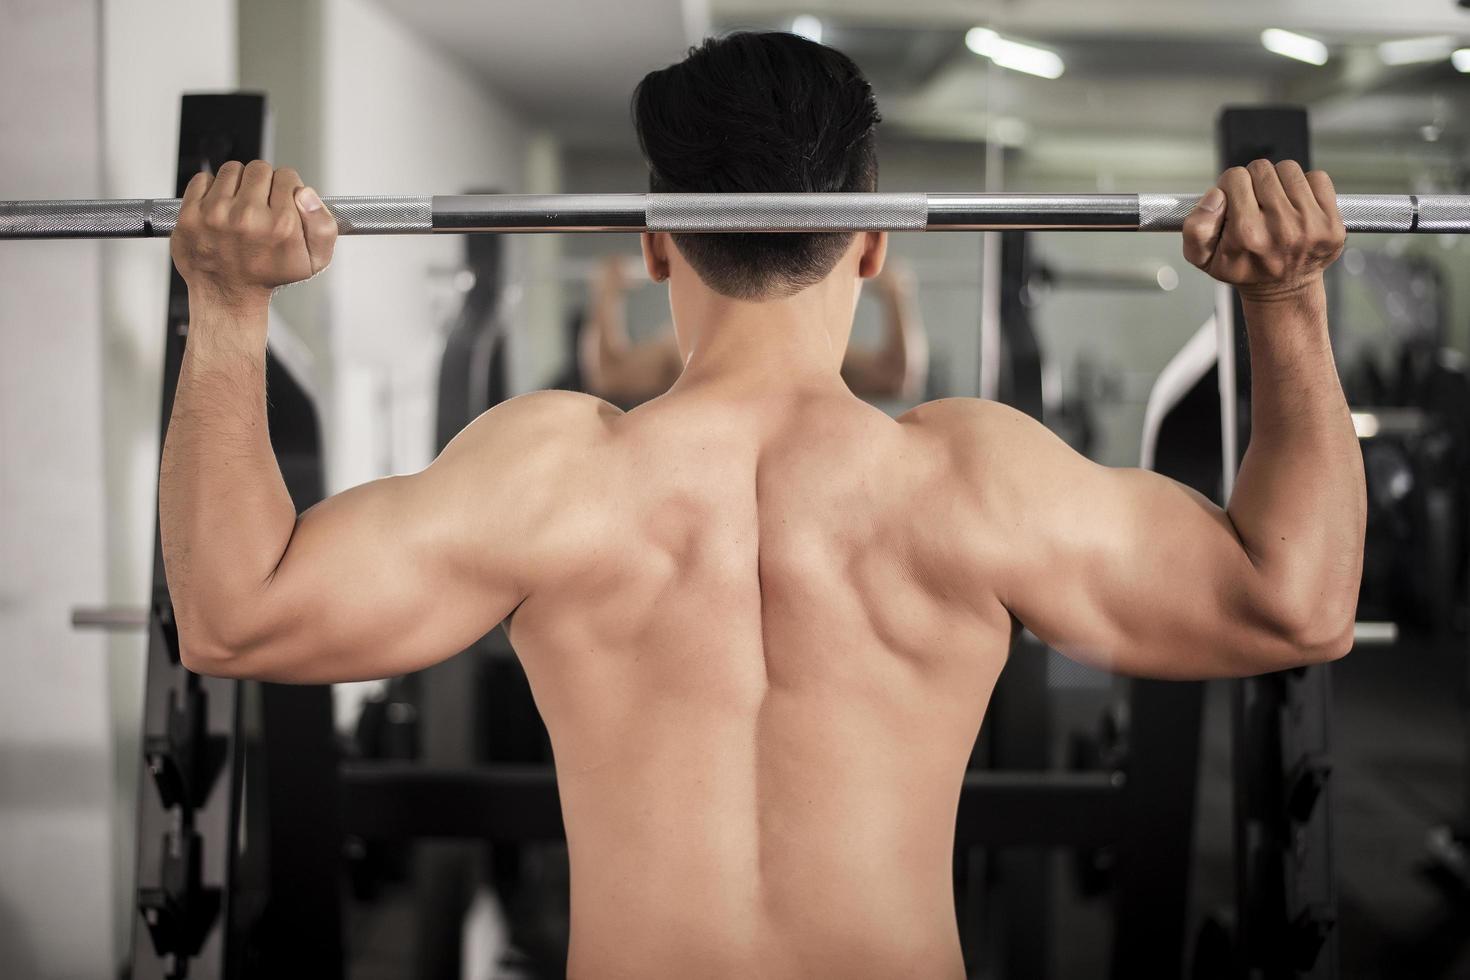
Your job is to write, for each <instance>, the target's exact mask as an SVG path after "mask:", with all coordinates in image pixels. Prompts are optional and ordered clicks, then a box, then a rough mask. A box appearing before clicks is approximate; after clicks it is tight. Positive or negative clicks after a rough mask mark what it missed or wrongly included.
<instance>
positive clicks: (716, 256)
mask: <svg viewBox="0 0 1470 980" xmlns="http://www.w3.org/2000/svg"><path fill="white" fill-rule="evenodd" d="M878 121H879V116H878V104H877V102H876V100H875V99H874V98H873V90H872V87H871V86H869V84H868V81H867V79H865V78H864V77H863V74H862V72H861V71H860V70H859V69H858V66H857V65H856V64H854V63H853V61H852V59H851V58H849V57H847V55H845V54H843V53H842V52H840V51H837V50H835V49H833V48H829V47H826V46H825V45H821V44H817V43H815V42H813V41H809V40H807V39H806V38H803V37H798V36H797V35H795V34H785V33H779V32H767V33H753V32H741V33H737V34H730V35H727V36H725V37H720V38H709V39H707V40H706V41H705V42H704V43H703V44H701V45H699V46H698V47H694V48H690V49H689V55H688V57H686V58H685V59H684V60H683V61H681V62H679V63H678V64H674V65H670V66H669V67H667V68H661V69H659V70H658V71H654V72H650V73H649V74H648V75H647V76H645V77H644V79H643V81H641V82H639V83H638V88H637V89H636V90H635V91H634V93H633V125H634V127H635V128H636V129H637V131H638V143H639V146H641V147H642V149H643V157H644V159H645V160H646V161H647V162H648V184H649V189H650V190H652V191H655V192H667V191H672V192H693V191H706V192H711V191H713V192H739V191H745V192H781V191H804V192H811V191H817V192H822V191H872V190H875V189H876V187H877V183H878V154H877V146H876V134H875V126H876V125H877V123H878ZM673 237H674V244H675V245H676V246H677V247H678V249H679V252H680V253H681V254H682V255H683V256H684V258H685V259H686V260H688V262H689V264H690V265H691V266H692V267H693V268H694V270H695V271H696V272H697V273H699V277H700V279H702V280H703V281H704V283H705V285H707V286H709V287H710V288H711V289H713V290H715V291H716V292H718V293H721V294H723V295H725V296H732V297H735V298H738V299H768V298H772V297H775V296H789V295H791V294H793V293H797V292H800V291H801V290H803V289H805V288H806V287H807V286H810V285H812V284H813V283H816V282H820V281H821V280H822V279H825V278H826V277H827V275H828V273H830V272H831V271H832V268H833V266H835V265H836V264H837V260H838V259H839V258H841V257H842V253H843V252H845V251H846V250H847V247H848V245H849V244H850V243H851V241H852V234H851V233H807V232H782V233H779V234H776V233H771V234H719V233H701V234H675V235H674V236H673Z"/></svg>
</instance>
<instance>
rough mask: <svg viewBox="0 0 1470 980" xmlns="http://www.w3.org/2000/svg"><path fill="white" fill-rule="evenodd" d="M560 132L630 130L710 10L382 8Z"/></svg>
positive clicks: (653, 2)
mask: <svg viewBox="0 0 1470 980" xmlns="http://www.w3.org/2000/svg"><path fill="white" fill-rule="evenodd" d="M378 2H379V3H381V4H382V6H383V7H385V8H386V9H388V10H390V11H392V12H393V13H394V14H395V15H397V16H398V18H399V19H400V20H402V21H403V22H404V23H405V24H407V25H409V26H410V27H412V28H414V29H415V30H417V31H418V32H419V33H420V34H422V35H424V36H425V37H426V38H428V39H429V40H431V41H433V42H435V43H437V44H438V45H440V46H441V47H443V48H444V49H445V50H446V51H449V52H450V53H452V54H453V55H455V56H457V57H458V58H460V59H461V60H463V61H464V62H466V63H467V64H469V65H471V66H472V67H473V68H475V69H476V70H477V71H479V72H480V73H481V74H483V75H484V76H485V77H486V78H487V79H488V80H489V81H490V82H491V84H493V85H494V86H495V88H496V89H497V90H498V91H499V92H501V93H502V94H503V95H505V96H506V97H507V98H509V99H510V100H511V101H512V102H513V103H515V104H516V106H517V107H518V108H519V109H521V110H522V111H523V112H525V113H526V114H527V115H528V116H530V117H531V118H532V120H533V121H535V122H538V123H544V124H547V125H549V126H551V127H552V128H555V129H567V130H575V129H576V128H577V127H581V126H587V127H593V128H597V129H601V128H604V127H605V126H606V125H607V120H609V119H613V120H615V122H616V124H617V125H618V126H620V127H621V128H622V129H624V130H626V128H627V119H628V97H629V95H630V94H631V93H632V91H633V86H634V85H636V84H637V82H638V80H639V79H640V78H642V77H643V76H644V74H646V73H647V72H648V71H649V70H651V69H653V68H658V67H661V66H663V65H667V64H669V63H671V62H674V61H678V60H679V59H680V58H682V57H683V56H684V52H685V50H686V49H687V48H688V47H689V45H690V44H691V43H692V42H693V41H694V40H696V39H698V38H700V37H703V36H704V35H705V34H706V33H708V31H709V19H708V7H707V4H706V3H705V0H488V2H487V0H378Z"/></svg>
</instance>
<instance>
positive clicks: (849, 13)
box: [713, 0, 1470, 39]
mask: <svg viewBox="0 0 1470 980" xmlns="http://www.w3.org/2000/svg"><path fill="white" fill-rule="evenodd" d="M794 8H799V11H794ZM793 12H802V13H810V14H817V15H825V16H830V17H832V18H834V19H839V20H844V21H848V22H851V23H871V24H889V25H907V26H930V27H941V26H947V27H960V26H971V25H974V24H988V25H990V26H992V27H997V28H1002V29H1006V30H1010V31H1014V32H1016V33H1026V32H1028V31H1029V32H1038V33H1051V32H1054V31H1057V30H1063V29H1065V30H1066V31H1068V32H1070V33H1074V34H1101V35H1110V34H1152V35H1163V36H1179V35H1189V36H1193V37H1201V38H1217V39H1228V38H1231V37H1254V36H1255V35H1256V34H1259V33H1260V31H1261V29H1262V28H1263V27H1283V28H1287V29H1290V30H1298V31H1305V32H1310V33H1322V34H1323V35H1324V36H1328V37H1337V38H1348V37H1352V36H1362V35H1374V36H1377V35H1389V36H1394V35H1401V36H1408V35H1414V34H1437V33H1451V34H1453V33H1457V32H1463V33H1467V34H1470V10H1466V9H1465V8H1462V7H1457V6H1456V4H1455V0H903V2H902V3H898V2H894V0H798V2H796V3H792V2H789V0H713V15H714V18H715V20H716V21H719V22H730V21H739V20H741V19H765V18H769V17H781V16H788V17H789V16H790V15H791V14H792V13H793Z"/></svg>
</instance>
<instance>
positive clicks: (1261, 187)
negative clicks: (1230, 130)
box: [1184, 160, 1347, 301]
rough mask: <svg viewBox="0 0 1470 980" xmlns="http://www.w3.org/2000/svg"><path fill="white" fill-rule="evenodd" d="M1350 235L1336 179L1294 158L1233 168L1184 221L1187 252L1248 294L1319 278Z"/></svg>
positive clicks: (1290, 292) (1298, 287)
mask: <svg viewBox="0 0 1470 980" xmlns="http://www.w3.org/2000/svg"><path fill="white" fill-rule="evenodd" d="M1346 241H1347V231H1346V229H1345V228H1344V227H1343V224H1342V218H1341V217H1340V216H1339V215H1338V213H1337V192H1336V191H1335V190H1333V187H1332V180H1331V178H1329V177H1328V176H1327V174H1325V173H1323V172H1322V171H1320V170H1314V171H1312V172H1311V173H1306V174H1304V173H1302V168H1301V167H1300V166H1299V165H1298V164H1296V163H1295V162H1294V161H1291V160H1287V161H1284V162H1282V163H1278V164H1275V165H1273V164H1272V163H1271V162H1270V161H1269V160H1255V161H1253V162H1252V163H1251V165H1250V166H1249V167H1232V168H1231V169H1229V170H1227V171H1225V173H1224V174H1223V175H1221V177H1220V183H1219V185H1218V186H1216V187H1213V188H1211V189H1210V190H1209V192H1208V193H1206V194H1205V195H1204V197H1202V198H1200V201H1199V204H1198V205H1197V206H1196V207H1195V209H1194V211H1193V212H1191V213H1190V215H1189V217H1188V218H1186V219H1185V220H1184V257H1185V258H1186V259H1188V260H1189V262H1190V263H1191V264H1193V265H1195V266H1197V267H1198V268H1200V269H1203V270H1204V271H1205V272H1208V273H1209V274H1210V275H1211V276H1213V277H1214V278H1215V279H1218V280H1219V281H1220V282H1223V283H1228V284H1230V285H1232V286H1234V287H1236V289H1238V290H1239V291H1240V294H1241V296H1242V298H1244V299H1249V300H1257V301H1270V300H1275V299H1282V298H1286V297H1291V296H1295V295H1298V294H1300V293H1301V292H1302V291H1303V290H1304V289H1307V288H1310V287H1312V286H1314V285H1317V284H1319V283H1320V282H1321V280H1322V270H1323V269H1325V268H1326V267H1327V266H1329V265H1331V264H1332V263H1333V261H1334V260H1336V258H1337V257H1338V256H1339V255H1340V254H1342V248H1343V244H1344V243H1345V242H1346Z"/></svg>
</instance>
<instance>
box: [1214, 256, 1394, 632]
mask: <svg viewBox="0 0 1470 980" xmlns="http://www.w3.org/2000/svg"><path fill="white" fill-rule="evenodd" d="M1326 306H1327V303H1326V295H1325V293H1324V291H1323V289H1322V286H1321V283H1320V281H1319V282H1316V283H1314V284H1312V285H1311V286H1310V287H1308V288H1307V289H1306V290H1305V291H1303V292H1301V293H1299V294H1296V295H1293V296H1290V297H1287V298H1282V299H1277V300H1275V301H1271V302H1252V301H1249V300H1247V301H1245V304H1244V311H1245V317H1246V322H1247V325H1248V330H1249V338H1250V348H1251V436H1250V444H1249V448H1248V449H1247V450H1246V453H1245V457H1244V459H1243V460H1242V462H1241V465H1240V471H1239V474H1238V476H1237V479H1236V484H1235V489H1234V492H1233V494H1232V495H1231V499H1230V505H1229V508H1228V513H1229V515H1230V519H1231V521H1232V523H1233V524H1234V526H1235V529H1236V532H1237V533H1238V534H1239V536H1240V539H1241V542H1242V544H1243V545H1244V546H1245V549H1246V551H1247V553H1248V554H1249V555H1250V558H1251V563H1252V565H1253V566H1254V568H1255V570H1256V572H1257V573H1258V575H1259V579H1260V581H1259V582H1258V583H1257V588H1258V589H1259V590H1260V593H1261V596H1262V597H1264V598H1265V599H1266V600H1267V601H1268V602H1269V603H1272V604H1276V603H1279V604H1280V606H1279V608H1280V609H1283V610H1286V611H1287V619H1288V620H1289V621H1290V622H1291V623H1292V624H1294V625H1295V626H1297V627H1300V628H1301V629H1302V630H1304V631H1306V632H1307V633H1309V634H1311V635H1313V636H1316V637H1318V638H1322V639H1331V637H1324V636H1323V634H1324V633H1325V634H1332V633H1334V632H1335V631H1338V630H1340V629H1342V628H1344V624H1346V626H1347V627H1349V628H1350V626H1351V620H1352V616H1353V612H1354V609H1355V607H1356V604H1357V594H1358V585H1359V581H1360V579H1361V576H1362V553H1363V534H1364V526H1365V521H1366V513H1367V501H1366V490H1365V487H1364V481H1363V458H1362V453H1361V451H1360V450H1359V447H1358V440H1357V435H1356V433H1355V432H1354V430H1353V425H1352V418H1351V415H1350V414H1349V411H1348V407H1347V402H1346V400H1345V398H1344V396H1343V393H1342V387H1341V385H1340V383H1339V381H1338V376H1337V369H1336V366H1335V365H1334V363H1333V359H1332V346H1331V342H1330V339H1329V335H1328V329H1327V310H1326Z"/></svg>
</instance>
